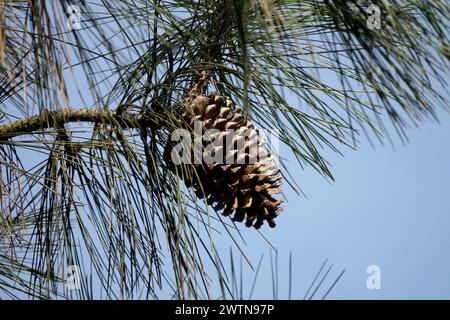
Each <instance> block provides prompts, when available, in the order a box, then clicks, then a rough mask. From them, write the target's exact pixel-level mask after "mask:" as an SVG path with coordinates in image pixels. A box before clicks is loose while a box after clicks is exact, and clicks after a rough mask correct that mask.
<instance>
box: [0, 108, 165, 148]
mask: <svg viewBox="0 0 450 320" xmlns="http://www.w3.org/2000/svg"><path fill="white" fill-rule="evenodd" d="M69 122H92V123H104V124H109V125H114V126H121V127H124V128H130V129H133V128H135V129H145V128H158V127H160V122H161V121H160V119H158V118H157V117H155V118H149V117H148V116H144V115H138V114H130V113H126V112H121V111H119V109H117V110H102V109H62V110H57V111H46V112H43V113H42V114H40V115H36V116H31V117H28V118H25V119H21V120H17V121H15V122H12V123H9V124H6V125H3V126H0V141H1V140H8V139H10V138H14V137H17V136H21V135H26V134H31V133H34V132H37V131H40V130H43V129H55V130H57V129H63V128H64V124H65V123H69Z"/></svg>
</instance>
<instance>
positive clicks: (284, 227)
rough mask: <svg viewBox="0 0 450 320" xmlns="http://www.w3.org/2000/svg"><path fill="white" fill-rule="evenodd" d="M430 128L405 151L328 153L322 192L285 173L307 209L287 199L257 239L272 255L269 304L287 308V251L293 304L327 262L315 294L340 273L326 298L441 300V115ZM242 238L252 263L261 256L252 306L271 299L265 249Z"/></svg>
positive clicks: (445, 231) (445, 237) (447, 241)
mask: <svg viewBox="0 0 450 320" xmlns="http://www.w3.org/2000/svg"><path fill="white" fill-rule="evenodd" d="M440 119H441V124H437V123H431V122H426V123H424V124H423V125H422V126H421V127H420V128H418V129H417V128H413V129H411V130H409V131H408V137H409V139H410V142H409V143H408V144H406V145H402V143H401V142H400V141H399V140H398V139H394V141H395V150H394V149H393V147H392V146H390V145H385V146H382V145H380V144H377V145H375V148H372V147H371V146H370V144H369V143H368V141H366V140H364V139H363V140H362V141H361V144H360V146H359V149H358V150H357V151H353V150H350V149H347V150H345V151H344V155H345V157H341V156H339V155H337V154H333V153H330V154H329V155H328V159H329V160H330V162H331V164H332V170H333V174H334V176H335V179H336V182H334V183H332V184H330V183H328V182H327V181H325V180H324V179H322V178H321V177H320V176H319V175H318V174H316V173H315V172H313V171H312V170H311V169H307V170H305V171H300V170H298V167H297V166H295V164H294V163H292V166H291V169H292V170H296V177H297V179H298V181H299V183H300V184H301V186H302V188H303V190H304V192H305V193H306V195H307V197H308V199H305V198H304V197H302V196H300V197H299V196H296V195H295V194H294V193H293V192H290V191H288V192H287V197H288V200H289V203H287V204H286V205H285V212H284V213H283V216H282V217H279V219H278V225H277V228H275V229H274V230H270V232H264V233H265V234H266V235H267V236H268V238H269V239H270V240H271V242H272V244H273V245H274V246H276V247H277V248H278V250H279V282H280V289H279V298H287V292H288V287H287V283H288V257H289V251H290V250H292V255H293V285H292V287H293V289H292V292H293V294H292V296H293V298H303V295H304V293H305V291H306V290H307V287H308V285H309V284H310V282H311V281H312V279H313V278H314V276H315V274H316V272H317V271H318V269H319V268H320V266H321V264H322V262H323V261H324V259H326V258H328V259H329V260H328V261H329V264H331V263H332V264H334V267H333V269H332V271H331V272H330V276H329V278H328V280H326V281H325V282H324V285H323V289H321V290H319V292H322V294H323V293H324V291H326V290H325V289H326V288H327V287H329V285H330V284H331V282H332V280H334V279H335V278H336V277H337V276H338V274H339V272H340V271H341V270H343V269H345V270H346V272H345V274H344V276H343V277H342V278H341V280H340V281H339V282H338V284H337V285H336V287H335V288H334V290H333V291H332V292H331V293H330V295H329V296H328V298H331V299H345V298H351V299H409V298H414V299H431V298H435V299H443V298H445V299H450V255H449V254H448V248H449V246H450V233H449V230H450V194H449V191H450V139H449V137H450V122H449V115H448V114H445V113H444V112H441V113H440ZM245 235H246V236H248V238H247V240H248V241H249V242H248V244H249V246H248V250H247V251H248V252H251V256H253V261H256V262H257V260H258V259H257V257H259V255H260V254H264V255H265V256H264V260H263V261H264V262H263V269H262V271H261V272H260V278H259V281H258V282H257V284H256V287H255V294H254V297H255V298H271V297H272V277H271V275H270V260H269V254H268V253H269V249H268V248H267V245H262V244H261V243H262V240H261V238H260V237H257V236H252V235H251V234H250V233H246V234H245ZM264 248H265V249H264ZM256 262H255V264H256ZM329 264H328V265H329ZM374 264H375V265H378V266H379V267H380V268H381V289H380V290H368V289H367V287H366V280H367V277H368V275H367V274H366V269H367V267H368V266H369V265H374ZM250 280H251V279H250ZM247 283H248V286H250V285H251V281H247ZM316 297H317V298H320V297H321V295H320V294H318V295H317V296H316Z"/></svg>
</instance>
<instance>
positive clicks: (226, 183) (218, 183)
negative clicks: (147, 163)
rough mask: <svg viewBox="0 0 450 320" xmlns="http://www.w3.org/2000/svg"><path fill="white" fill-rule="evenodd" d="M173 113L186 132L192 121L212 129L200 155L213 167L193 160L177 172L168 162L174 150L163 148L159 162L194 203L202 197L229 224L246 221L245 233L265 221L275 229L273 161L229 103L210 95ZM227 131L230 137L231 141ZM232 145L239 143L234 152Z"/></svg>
mask: <svg viewBox="0 0 450 320" xmlns="http://www.w3.org/2000/svg"><path fill="white" fill-rule="evenodd" d="M177 108H178V109H177V111H178V112H179V115H180V117H179V118H180V120H182V121H181V122H183V123H184V124H185V126H188V127H190V129H191V130H190V131H192V130H193V129H194V126H195V122H196V121H197V125H199V124H200V125H201V126H202V127H203V129H217V130H216V132H214V133H212V134H211V135H209V136H207V135H206V137H207V138H206V139H204V140H206V141H203V147H204V148H205V149H204V150H202V152H203V151H205V150H209V154H210V155H211V156H213V157H215V158H214V160H215V161H214V162H211V161H210V160H209V161H206V160H205V158H203V157H200V162H198V161H197V164H196V162H195V157H194V156H193V157H191V164H190V165H186V164H185V165H184V166H183V169H181V168H176V166H175V165H173V163H172V162H171V156H170V155H171V152H172V148H173V144H170V143H168V144H167V145H166V150H165V152H164V157H165V159H166V161H167V162H168V163H169V168H171V170H172V171H173V172H176V173H177V174H178V175H179V176H180V178H181V179H183V181H184V182H185V184H186V185H187V186H188V187H193V188H194V190H195V192H196V195H197V196H198V197H199V198H203V197H204V196H206V198H207V203H208V204H209V205H213V207H214V209H215V210H216V211H218V212H220V211H222V214H223V215H225V216H229V215H232V214H233V213H234V215H233V218H232V220H233V221H239V222H242V221H243V220H244V219H246V223H245V225H246V226H247V227H251V226H253V227H255V228H256V229H259V228H260V227H261V225H263V223H264V221H265V220H267V222H268V224H269V226H270V227H272V228H273V227H275V221H274V218H275V217H276V216H277V215H278V214H279V213H280V212H281V211H282V208H281V206H280V204H281V202H282V201H283V200H282V199H276V198H274V196H273V195H274V194H277V193H280V192H281V190H280V188H279V187H280V185H281V174H280V170H279V169H278V168H277V167H276V166H275V164H274V163H273V158H272V156H270V155H269V154H268V153H267V149H266V148H265V147H264V141H263V139H261V137H260V135H259V131H258V129H256V128H255V127H254V126H253V125H252V124H251V123H250V121H249V119H248V118H247V117H246V116H244V115H242V114H241V110H240V109H239V108H236V107H235V106H234V105H233V103H232V101H231V100H230V99H228V98H225V97H222V96H220V95H217V94H215V93H213V94H211V95H210V96H209V97H207V96H204V95H199V96H197V97H195V98H193V99H191V100H190V107H189V106H188V107H180V106H178V107H177ZM180 126H182V125H180ZM230 129H233V130H234V131H235V134H234V135H233V134H231V133H230ZM230 134H231V136H229V137H228V139H229V140H227V135H230ZM245 136H247V140H246V139H245ZM248 137H250V139H248ZM214 141H218V142H221V141H224V142H225V141H226V142H228V144H225V143H224V144H222V143H219V144H218V145H217V146H216V145H214V144H213V142H214ZM236 143H241V144H240V146H241V148H236ZM208 145H209V147H208ZM238 146H239V144H238ZM208 148H209V149H208ZM201 155H202V154H200V156H201ZM197 159H198V158H197ZM217 160H219V161H217ZM170 164H172V165H170ZM179 166H180V167H181V165H179ZM186 171H188V172H186ZM181 172H183V174H181Z"/></svg>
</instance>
